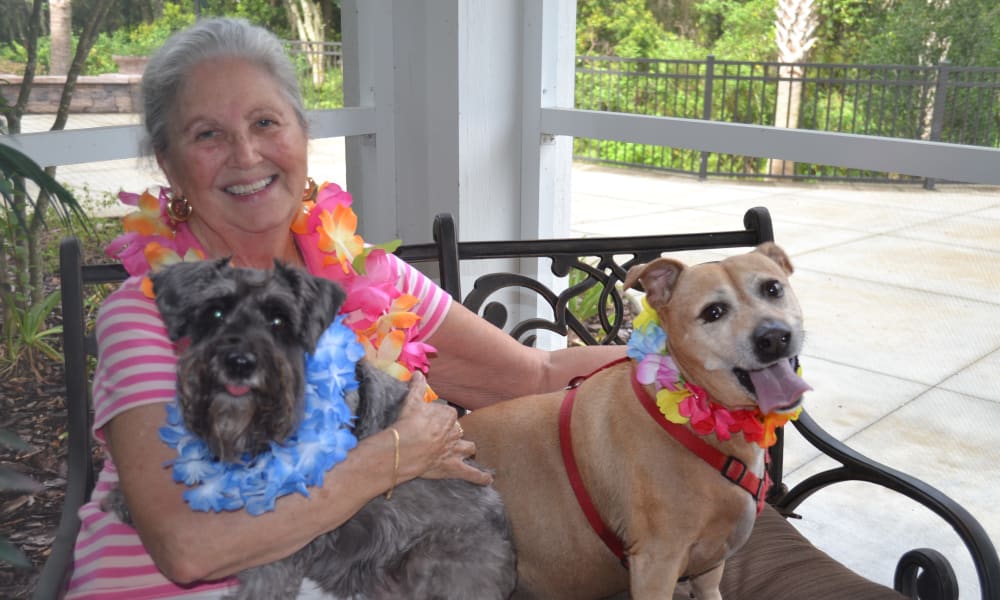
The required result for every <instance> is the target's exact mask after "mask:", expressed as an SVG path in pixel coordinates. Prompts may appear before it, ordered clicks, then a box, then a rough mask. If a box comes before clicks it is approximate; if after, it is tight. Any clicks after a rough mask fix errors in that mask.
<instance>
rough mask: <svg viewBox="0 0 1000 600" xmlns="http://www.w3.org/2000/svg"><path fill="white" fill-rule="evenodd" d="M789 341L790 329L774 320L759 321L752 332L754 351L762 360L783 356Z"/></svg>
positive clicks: (790, 336)
mask: <svg viewBox="0 0 1000 600" xmlns="http://www.w3.org/2000/svg"><path fill="white" fill-rule="evenodd" d="M791 341H792V331H791V330H790V329H789V328H788V327H787V326H786V325H785V324H784V323H778V322H776V321H768V322H765V323H761V324H760V326H758V327H757V329H756V330H754V332H753V342H754V353H755V354H756V355H757V358H758V359H760V360H761V361H762V362H771V361H775V360H778V359H779V358H785V353H786V352H787V351H788V345H789V344H790V343H791Z"/></svg>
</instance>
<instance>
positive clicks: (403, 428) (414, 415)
mask: <svg viewBox="0 0 1000 600" xmlns="http://www.w3.org/2000/svg"><path fill="white" fill-rule="evenodd" d="M426 389H427V380H426V379H425V378H424V375H423V373H421V372H420V371H414V373H413V378H412V379H411V380H410V388H409V391H408V392H407V394H406V398H405V399H404V400H403V408H402V410H401V411H400V413H399V419H398V420H397V421H396V423H395V424H394V425H393V427H395V428H396V431H397V432H399V455H400V475H401V476H402V477H406V478H407V479H409V478H412V477H423V478H426V479H465V480H466V481H471V482H472V483H477V484H479V485H489V484H490V483H492V482H493V476H492V475H490V474H489V473H487V472H485V471H482V470H480V469H478V468H476V467H474V466H472V465H471V464H469V463H467V462H465V459H467V458H471V457H472V456H474V455H475V454H476V445H475V444H473V443H472V442H470V441H468V440H464V439H462V427H461V425H459V424H458V413H457V412H456V411H455V409H454V408H452V407H450V406H448V405H447V404H444V403H441V402H424V392H425V390H426Z"/></svg>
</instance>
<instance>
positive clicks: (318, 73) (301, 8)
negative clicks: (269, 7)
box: [284, 0, 326, 89]
mask: <svg viewBox="0 0 1000 600" xmlns="http://www.w3.org/2000/svg"><path fill="white" fill-rule="evenodd" d="M284 1H285V8H286V9H287V12H288V20H289V21H290V24H291V26H292V28H293V29H294V30H295V31H296V32H297V33H298V36H299V39H300V40H302V41H303V42H305V43H304V44H303V45H302V49H303V51H304V52H305V53H306V58H307V60H308V61H309V68H310V70H311V71H312V84H313V87H314V88H316V89H319V88H320V86H322V85H323V80H324V79H325V70H324V65H323V58H324V57H323V42H324V41H325V39H326V38H325V32H324V28H323V10H322V8H321V7H320V6H319V3H317V2H315V1H313V0H284Z"/></svg>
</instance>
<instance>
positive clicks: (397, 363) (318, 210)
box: [105, 183, 436, 400]
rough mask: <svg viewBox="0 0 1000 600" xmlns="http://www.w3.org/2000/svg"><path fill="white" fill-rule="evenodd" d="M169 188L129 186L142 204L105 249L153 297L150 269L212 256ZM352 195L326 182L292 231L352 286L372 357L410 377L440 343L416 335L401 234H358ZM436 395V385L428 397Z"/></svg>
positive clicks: (134, 201)
mask: <svg viewBox="0 0 1000 600" xmlns="http://www.w3.org/2000/svg"><path fill="white" fill-rule="evenodd" d="M169 192H170V190H169V189H168V188H163V187H161V188H152V189H150V190H146V191H145V192H143V193H142V194H133V193H128V192H122V193H120V194H119V195H118V198H119V200H121V201H122V202H123V203H124V204H127V205H130V206H135V207H136V209H137V210H135V211H133V212H131V213H129V214H128V215H126V216H125V217H124V218H123V219H122V225H123V229H124V233H123V234H122V235H120V236H118V237H117V238H115V239H114V240H113V241H112V242H111V243H110V244H109V245H108V247H107V249H106V250H105V252H106V254H107V255H108V256H110V257H112V258H116V259H118V260H120V261H121V262H122V264H123V265H124V266H125V270H126V271H128V273H129V274H130V275H133V276H145V278H144V280H143V283H142V288H143V291H144V292H145V294H146V295H147V296H149V297H150V298H152V297H153V289H152V283H151V281H150V280H149V277H148V276H147V275H148V274H149V272H150V271H156V270H159V269H161V268H163V267H165V266H167V265H170V264H173V263H175V262H181V261H195V260H202V259H204V258H205V252H204V250H203V249H202V248H201V244H200V243H199V242H198V240H197V238H195V236H194V234H193V233H192V232H191V229H190V228H189V227H188V226H187V224H186V223H180V222H175V221H173V220H172V219H171V218H170V216H169V215H168V214H167V202H168V200H169ZM351 201H352V199H351V195H350V194H349V193H348V192H347V191H345V190H343V189H342V188H341V187H340V186H338V185H336V184H333V183H323V184H321V185H320V186H319V188H318V190H317V193H316V199H315V200H314V201H313V200H307V201H305V202H303V206H302V212H301V213H299V214H298V215H297V216H296V218H295V220H294V221H293V222H292V225H291V232H292V233H293V234H294V235H295V240H296V243H297V245H298V248H299V252H301V253H302V256H303V258H304V259H305V262H306V267H307V268H308V270H309V271H310V272H311V273H312V274H314V275H317V276H320V277H326V278H328V279H332V280H333V281H336V282H337V283H339V284H340V285H341V286H342V287H343V288H344V290H345V291H346V292H347V300H346V301H345V302H344V305H343V306H342V307H341V310H340V314H342V315H344V323H345V324H346V325H348V326H349V327H350V328H351V329H352V330H353V331H354V333H355V335H357V337H358V341H359V342H361V345H362V346H363V347H364V348H365V355H366V358H367V359H368V360H369V361H371V362H372V363H373V364H374V365H376V366H377V367H378V368H380V369H382V370H384V371H386V372H388V373H389V374H391V375H393V376H394V377H396V378H397V379H400V380H403V381H407V380H409V378H410V376H411V374H412V373H413V371H414V369H420V370H421V371H423V372H427V368H428V360H427V354H428V353H429V352H433V351H434V348H433V347H432V346H430V345H428V344H425V343H423V342H419V341H416V340H414V339H413V336H414V333H415V329H416V327H415V326H416V324H417V321H418V320H419V319H420V317H419V316H418V315H416V314H415V313H413V312H411V311H410V309H411V308H413V306H414V305H416V303H417V302H418V299H417V298H416V297H415V296H412V295H409V294H404V293H402V292H400V291H399V289H398V287H397V285H396V284H397V282H398V280H399V272H398V268H397V265H396V262H395V261H393V260H391V259H390V258H389V254H390V253H391V252H393V251H394V250H395V249H396V248H397V247H398V246H399V240H396V241H394V242H390V243H388V244H382V245H375V246H373V245H368V244H366V243H365V242H364V240H363V239H362V238H361V236H359V235H357V224H358V218H357V215H356V214H355V213H354V211H353V210H352V209H351ZM434 398H436V395H435V394H434V393H433V392H432V391H430V389H429V388H428V392H427V397H426V398H425V399H426V400H433V399H434Z"/></svg>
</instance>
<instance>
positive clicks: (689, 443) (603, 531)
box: [559, 358, 770, 568]
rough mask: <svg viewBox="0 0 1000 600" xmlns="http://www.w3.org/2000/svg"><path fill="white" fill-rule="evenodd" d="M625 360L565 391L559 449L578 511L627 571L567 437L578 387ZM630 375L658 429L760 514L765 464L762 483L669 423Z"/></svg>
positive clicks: (618, 542) (766, 481)
mask: <svg viewBox="0 0 1000 600" xmlns="http://www.w3.org/2000/svg"><path fill="white" fill-rule="evenodd" d="M627 360H629V359H628V358H620V359H618V360H616V361H613V362H610V363H608V364H606V365H604V366H603V367H601V368H599V369H597V370H596V371H594V372H593V373H591V374H590V375H586V376H584V377H577V378H575V379H573V380H572V381H571V382H570V384H569V386H568V388H567V391H566V396H565V398H563V403H562V407H561V408H560V410H559V445H560V447H561V449H562V456H563V464H564V465H565V466H566V474H567V475H568V476H569V483H570V486H571V487H572V488H573V493H574V494H575V495H576V501H577V503H578V504H579V505H580V509H581V510H583V514H584V515H585V516H586V517H587V521H588V522H589V523H590V526H591V527H592V528H593V529H594V532H596V533H597V535H598V536H599V537H600V538H601V540H602V541H603V542H604V544H605V545H606V546H607V547H608V548H609V549H610V550H611V552H613V553H614V554H615V556H617V557H618V559H619V560H620V561H621V562H622V565H624V566H625V567H626V568H627V567H628V564H627V561H628V559H627V557H626V556H625V546H624V544H623V543H622V540H621V538H620V537H618V535H617V534H616V533H615V532H614V531H612V530H611V528H610V527H608V525H607V524H606V523H605V522H604V520H603V519H602V518H601V515H600V513H598V512H597V507H595V506H594V502H593V500H591V498H590V494H588V493H587V488H586V487H585V486H584V485H583V478H582V477H581V476H580V468H579V466H578V465H577V463H576V457H575V456H574V455H573V438H572V434H571V433H570V419H571V416H572V414H573V403H574V402H575V400H576V390H577V388H579V386H580V384H581V383H583V382H584V381H585V380H586V379H588V378H590V377H591V376H593V375H594V374H595V373H598V372H600V371H603V370H604V369H608V368H610V367H613V366H615V365H617V364H619V363H622V362H625V361H627ZM631 371H632V376H631V377H630V379H631V381H632V391H633V392H635V395H636V397H637V398H638V400H639V402H640V403H641V404H642V406H643V407H644V408H645V409H646V412H648V413H649V415H650V416H651V417H652V418H653V420H654V421H656V422H657V423H658V424H659V425H660V427H662V428H663V429H664V430H665V431H666V432H667V433H669V434H670V435H671V436H672V437H673V438H674V439H675V440H677V441H678V442H680V443H681V444H683V445H684V447H685V448H687V449H688V450H690V451H691V452H692V453H694V454H695V456H698V457H699V458H701V459H702V460H703V461H705V462H706V463H708V464H709V465H711V466H712V468H714V469H716V470H717V471H719V473H720V474H721V475H722V476H723V477H725V478H726V479H728V480H729V481H731V482H733V483H734V484H736V485H738V486H740V487H741V488H742V489H744V490H746V492H747V493H748V494H750V495H751V496H752V497H753V499H754V501H755V502H756V503H757V514H760V511H761V510H763V509H764V498H765V495H766V493H767V487H768V485H769V484H770V478H769V477H768V476H767V467H766V464H765V468H764V478H763V479H761V478H760V477H757V475H755V474H754V473H753V471H751V470H750V468H749V467H748V466H747V465H746V463H744V462H743V461H741V460H740V459H738V458H736V457H735V456H729V455H727V454H723V453H722V452H721V451H719V450H718V449H716V448H714V447H713V446H712V445H711V444H709V443H708V442H706V441H705V440H703V439H701V438H700V437H699V436H698V435H697V434H695V433H694V432H693V431H691V430H690V429H688V428H687V427H684V426H683V425H680V424H677V423H672V422H670V421H668V420H667V418H666V417H664V416H663V413H661V412H660V410H659V408H658V407H657V406H656V401H655V400H654V399H653V398H652V397H651V396H650V395H649V393H648V392H647V391H646V389H645V388H644V387H643V386H642V384H641V383H639V381H638V380H637V379H636V375H635V367H634V366H633V367H632V369H631ZM765 456H766V455H765ZM765 463H766V458H765Z"/></svg>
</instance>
